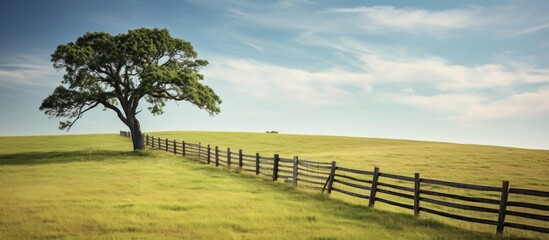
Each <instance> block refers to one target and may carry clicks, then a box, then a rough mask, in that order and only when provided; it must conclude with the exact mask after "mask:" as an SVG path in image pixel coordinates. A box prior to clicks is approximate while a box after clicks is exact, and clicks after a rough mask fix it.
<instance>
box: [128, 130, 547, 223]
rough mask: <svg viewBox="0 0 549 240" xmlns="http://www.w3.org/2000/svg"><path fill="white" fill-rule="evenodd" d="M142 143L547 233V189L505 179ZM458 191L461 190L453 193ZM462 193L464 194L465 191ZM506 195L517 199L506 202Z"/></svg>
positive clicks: (309, 184) (303, 183)
mask: <svg viewBox="0 0 549 240" xmlns="http://www.w3.org/2000/svg"><path fill="white" fill-rule="evenodd" d="M120 135H121V136H124V137H131V134H130V133H129V132H125V131H120ZM143 142H144V144H145V145H146V146H149V147H152V148H158V149H162V150H166V151H168V152H172V153H173V154H179V155H182V156H188V157H195V158H197V159H198V160H199V161H201V162H205V163H207V164H215V166H216V167H219V166H224V167H228V168H231V167H235V168H238V169H240V170H241V171H246V172H254V173H255V174H256V175H263V176H267V177H269V178H272V180H273V181H277V180H278V179H280V180H282V181H283V182H284V183H287V184H291V185H293V186H294V187H302V188H307V189H313V190H319V191H322V192H325V191H326V192H327V193H328V194H331V193H332V192H338V193H341V194H344V195H348V196H351V197H356V198H360V199H366V200H368V205H369V206H370V207H374V205H375V203H376V202H382V203H385V204H389V205H392V206H397V207H401V208H405V209H410V210H413V212H414V215H416V216H418V215H419V214H420V212H425V213H430V214H434V215H438V216H442V217H446V218H451V219H458V220H462V221H467V222H475V223H481V224H488V225H493V226H496V233H497V234H502V233H503V230H504V228H505V227H510V228H516V229H522V230H527V231H534V232H540V233H549V228H548V227H547V226H548V224H549V223H548V222H549V205H546V204H547V202H548V201H549V191H540V190H530V189H521V188H511V187H510V184H509V182H508V181H502V185H501V186H498V187H494V186H484V185H476V184H468V183H458V182H449V181H443V180H435V179H428V178H421V177H420V174H419V173H416V174H414V176H413V177H410V176H403V175H397V174H391V173H385V172H380V171H379V168H377V167H375V168H374V169H373V171H368V170H361V169H352V168H346V167H341V166H337V165H336V162H335V161H333V162H318V161H310V160H300V159H299V158H298V157H297V156H296V157H293V158H281V157H280V156H279V155H278V154H274V155H273V156H262V155H260V154H259V153H255V154H245V153H243V152H242V149H239V150H238V151H232V150H231V149H230V148H227V149H221V148H219V147H218V146H215V147H212V146H210V145H207V146H204V145H201V144H193V143H186V142H185V141H181V142H177V141H175V140H169V139H167V138H166V139H161V138H160V137H156V138H155V137H153V136H149V135H143ZM380 177H381V178H380ZM456 190H459V192H460V193H459V194H458V193H455V192H456ZM365 191H369V193H367V192H365ZM445 191H446V192H445ZM463 192H467V193H468V194H467V195H464V193H463ZM486 192H491V193H497V194H499V198H497V199H494V198H489V197H487V196H494V194H491V195H486V194H485V193H486ZM381 195H383V196H381ZM510 196H512V197H518V198H519V199H521V200H520V201H519V200H513V201H509V197H510ZM524 198H528V200H529V201H532V202H525V201H524V200H522V199H524ZM533 202H535V203H533ZM540 203H545V204H540ZM479 204H480V205H479ZM508 207H511V208H513V210H511V209H508ZM456 211H461V212H459V213H458V212H456ZM471 213H474V214H477V215H471ZM507 216H513V217H514V220H513V221H520V220H521V219H526V220H527V222H520V223H519V222H510V221H508V220H506V217H507ZM533 222H535V223H533Z"/></svg>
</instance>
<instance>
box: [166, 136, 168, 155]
mask: <svg viewBox="0 0 549 240" xmlns="http://www.w3.org/2000/svg"><path fill="white" fill-rule="evenodd" d="M167 151H168V138H166V152H167Z"/></svg>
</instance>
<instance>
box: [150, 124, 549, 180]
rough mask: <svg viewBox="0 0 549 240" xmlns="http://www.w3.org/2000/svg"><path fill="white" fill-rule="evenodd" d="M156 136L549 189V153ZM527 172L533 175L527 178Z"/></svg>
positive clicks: (273, 137) (287, 137)
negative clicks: (505, 181) (506, 181)
mask: <svg viewBox="0 0 549 240" xmlns="http://www.w3.org/2000/svg"><path fill="white" fill-rule="evenodd" d="M151 135H154V136H155V137H162V138H166V137H167V138H169V139H176V140H180V141H182V140H184V141H187V142H190V143H199V142H200V143H202V144H204V145H206V144H211V145H212V146H215V145H218V146H219V147H220V148H221V149H225V148H226V147H231V149H233V150H235V151H236V150H237V149H239V148H241V149H242V150H243V151H244V152H245V153H248V154H255V153H256V152H259V153H261V154H262V155H267V156H272V155H273V154H274V153H278V154H280V155H281V156H283V157H290V158H291V157H293V156H295V155H297V156H299V158H300V159H311V160H318V161H327V162H331V161H336V162H337V163H338V165H341V166H345V167H351V168H357V169H364V170H373V168H374V166H377V167H379V168H380V171H382V172H389V173H395V174H401V175H406V176H414V173H416V172H419V173H421V175H422V177H425V178H432V179H444V180H447V181H454V182H464V183H476V184H485V185H490V186H501V181H502V180H508V181H510V182H511V185H512V186H513V187H520V188H531V189H549V151H547V150H529V149H519V148H509V147H495V146H482V145H466V144H452V143H440V142H424V141H409V140H391V139H376V138H356V137H337V136H314V135H291V134H266V133H236V132H156V133H151ZM525 173H527V174H525Z"/></svg>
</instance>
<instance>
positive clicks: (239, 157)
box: [238, 149, 244, 168]
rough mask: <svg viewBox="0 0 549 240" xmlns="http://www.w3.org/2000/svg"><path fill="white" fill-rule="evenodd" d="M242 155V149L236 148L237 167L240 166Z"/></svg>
mask: <svg viewBox="0 0 549 240" xmlns="http://www.w3.org/2000/svg"><path fill="white" fill-rule="evenodd" d="M243 159H244V158H243V156H242V149H238V167H239V168H242V164H243V161H242V160H243Z"/></svg>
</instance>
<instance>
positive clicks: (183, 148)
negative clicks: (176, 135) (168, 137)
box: [181, 141, 186, 157]
mask: <svg viewBox="0 0 549 240" xmlns="http://www.w3.org/2000/svg"><path fill="white" fill-rule="evenodd" d="M181 143H183V144H182V146H183V147H182V149H181V150H182V151H183V157H184V156H185V155H186V153H185V141H182V142H181Z"/></svg>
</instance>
